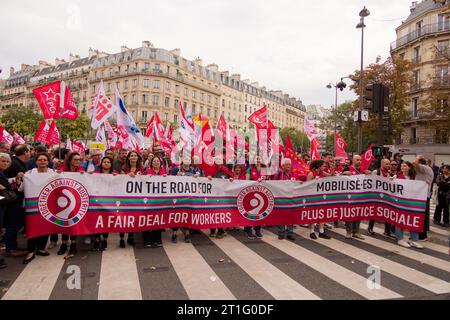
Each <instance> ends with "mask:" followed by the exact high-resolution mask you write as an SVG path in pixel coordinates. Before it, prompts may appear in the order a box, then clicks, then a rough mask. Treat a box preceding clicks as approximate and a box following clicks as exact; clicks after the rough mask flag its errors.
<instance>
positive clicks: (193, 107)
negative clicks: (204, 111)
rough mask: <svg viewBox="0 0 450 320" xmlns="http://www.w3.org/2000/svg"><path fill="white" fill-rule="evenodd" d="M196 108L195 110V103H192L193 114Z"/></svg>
mask: <svg viewBox="0 0 450 320" xmlns="http://www.w3.org/2000/svg"><path fill="white" fill-rule="evenodd" d="M195 113H196V110H195V103H193V104H192V114H195Z"/></svg>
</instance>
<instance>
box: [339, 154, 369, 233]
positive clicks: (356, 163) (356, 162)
mask: <svg viewBox="0 0 450 320" xmlns="http://www.w3.org/2000/svg"><path fill="white" fill-rule="evenodd" d="M361 164H362V162H361V156H360V155H358V154H355V155H354V156H353V159H352V164H351V165H350V166H348V168H347V169H346V171H344V172H343V173H342V174H343V175H347V176H351V175H358V174H363V173H365V172H362V168H361ZM368 172H369V171H368ZM360 223H361V221H360V220H357V221H353V222H346V223H345V227H346V229H347V234H346V235H345V238H346V239H350V238H351V237H353V238H356V239H360V240H364V237H363V236H362V235H361V234H360V233H359V225H360Z"/></svg>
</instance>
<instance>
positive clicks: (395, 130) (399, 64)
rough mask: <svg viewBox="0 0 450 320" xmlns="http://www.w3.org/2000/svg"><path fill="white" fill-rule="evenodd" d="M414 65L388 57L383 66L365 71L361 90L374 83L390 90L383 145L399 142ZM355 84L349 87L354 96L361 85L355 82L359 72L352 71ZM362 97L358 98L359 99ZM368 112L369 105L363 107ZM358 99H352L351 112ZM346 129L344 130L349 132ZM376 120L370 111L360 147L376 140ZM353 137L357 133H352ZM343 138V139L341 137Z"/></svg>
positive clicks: (356, 105)
mask: <svg viewBox="0 0 450 320" xmlns="http://www.w3.org/2000/svg"><path fill="white" fill-rule="evenodd" d="M413 68H414V64H413V63H411V62H410V61H407V60H404V59H402V58H400V57H398V58H396V57H393V58H392V57H389V58H387V59H386V61H385V62H384V63H372V64H370V65H369V66H368V67H367V68H366V69H365V70H364V84H363V85H364V87H366V86H367V85H369V84H373V83H381V84H383V85H384V86H386V87H387V88H389V91H390V96H389V112H388V123H389V125H388V128H389V130H388V132H387V134H385V137H384V140H385V143H386V144H393V143H394V142H395V141H397V140H399V139H400V137H401V134H402V132H403V129H404V127H403V122H404V121H405V120H406V119H407V116H408V111H407V109H406V106H407V105H408V95H407V92H408V91H409V89H410V86H411V84H412V83H413V81H414V76H413ZM351 78H352V79H355V80H356V81H355V82H354V83H353V84H352V85H351V86H350V88H351V89H352V90H354V91H355V93H356V94H357V95H359V93H360V84H359V81H357V80H358V79H359V78H360V71H359V70H357V71H355V74H354V75H352V76H351ZM361 98H362V99H364V97H359V99H361ZM366 107H367V108H368V109H371V106H366ZM358 108H359V100H355V101H354V102H353V104H352V108H351V110H350V111H351V112H352V113H353V112H354V111H356V110H358ZM352 130H353V129H352V128H347V131H352ZM377 131H378V119H377V114H375V113H373V112H371V110H369V121H368V122H365V123H364V124H363V146H362V149H363V150H365V149H366V148H367V147H369V145H370V144H372V143H375V142H376V141H377ZM354 135H355V136H356V131H355V133H354ZM344 139H345V138H344Z"/></svg>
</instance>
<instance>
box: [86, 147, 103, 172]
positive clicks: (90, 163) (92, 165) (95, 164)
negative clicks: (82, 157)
mask: <svg viewBox="0 0 450 320" xmlns="http://www.w3.org/2000/svg"><path fill="white" fill-rule="evenodd" d="M101 161H102V152H101V151H100V150H99V149H93V150H92V153H91V160H87V161H84V162H83V164H82V167H83V169H84V171H85V172H94V171H99V170H100V163H101Z"/></svg>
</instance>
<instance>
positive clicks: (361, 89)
mask: <svg viewBox="0 0 450 320" xmlns="http://www.w3.org/2000/svg"><path fill="white" fill-rule="evenodd" d="M369 14H370V11H369V10H367V9H366V7H365V6H364V8H363V9H362V10H361V11H360V12H359V16H360V17H361V19H360V21H359V23H358V25H357V26H356V28H359V29H361V71H360V72H361V76H360V77H359V111H358V112H359V116H358V150H357V152H358V154H361V152H362V121H361V119H360V117H361V113H362V110H363V103H364V98H363V97H364V62H363V61H364V28H365V27H366V25H365V24H364V18H365V17H367V16H368V15H369Z"/></svg>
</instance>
